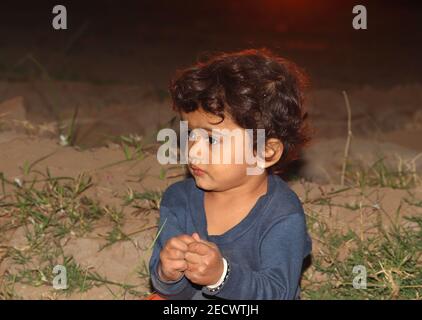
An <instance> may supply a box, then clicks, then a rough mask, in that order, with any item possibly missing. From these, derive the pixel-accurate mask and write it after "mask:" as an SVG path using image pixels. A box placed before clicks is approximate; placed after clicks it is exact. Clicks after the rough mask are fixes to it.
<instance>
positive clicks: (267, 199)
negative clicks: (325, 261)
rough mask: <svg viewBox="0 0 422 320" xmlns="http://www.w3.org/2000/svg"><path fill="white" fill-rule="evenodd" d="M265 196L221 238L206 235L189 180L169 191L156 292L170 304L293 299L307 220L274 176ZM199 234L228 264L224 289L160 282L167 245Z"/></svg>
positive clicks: (306, 245)
mask: <svg viewBox="0 0 422 320" xmlns="http://www.w3.org/2000/svg"><path fill="white" fill-rule="evenodd" d="M267 181H268V185H267V186H268V188H267V193H266V194H265V195H263V196H261V197H260V198H259V199H258V201H257V202H256V203H255V205H254V207H253V208H252V209H251V211H250V212H249V214H248V215H247V216H246V217H245V218H244V219H243V220H242V221H241V222H240V223H238V224H237V225H236V226H234V227H233V228H231V229H230V230H228V231H227V232H225V233H224V234H222V235H211V236H210V235H208V232H207V221H206V215H205V209H204V191H203V190H202V189H200V188H198V187H197V186H196V184H195V181H194V179H193V178H188V179H185V180H183V181H179V182H176V183H174V184H173V185H171V186H170V187H168V188H167V190H166V191H165V192H164V194H163V198H162V201H161V204H160V223H159V230H160V229H161V232H160V233H159V236H158V238H157V239H156V242H155V244H154V248H153V252H152V256H151V260H150V264H149V268H150V274H151V282H152V285H153V287H154V289H155V290H156V291H157V292H159V293H160V294H161V295H163V296H165V297H166V298H168V299H183V300H190V299H192V300H203V299H215V298H222V299H230V300H237V299H251V300H258V299H271V300H281V299H296V298H298V295H299V293H300V287H299V281H300V275H301V270H302V264H303V259H304V258H305V257H306V256H308V255H309V254H310V253H311V248H312V242H311V239H310V237H309V235H308V233H307V230H306V222H305V215H304V212H303V208H302V205H301V203H300V200H299V199H298V197H297V195H296V194H295V193H294V192H293V191H292V190H291V189H290V188H289V186H288V185H287V183H286V182H284V181H283V180H282V179H281V178H280V177H278V176H276V175H272V174H269V175H268V180H267ZM194 232H197V233H198V234H199V236H200V237H201V238H202V239H205V240H207V241H210V242H214V243H215V244H216V245H217V246H218V248H219V249H220V252H221V254H222V255H223V257H224V258H225V259H226V260H227V261H228V263H229V264H230V273H229V275H228V278H227V280H226V281H225V282H224V284H223V286H222V287H221V288H220V289H219V290H218V291H215V292H211V291H210V290H209V289H208V288H207V287H206V286H200V285H196V284H194V283H192V282H191V281H190V280H189V279H187V278H186V277H183V278H182V279H181V280H179V281H173V282H164V281H162V280H161V279H159V277H158V274H157V267H158V264H159V260H160V257H159V255H160V251H161V250H162V248H163V247H164V245H165V243H166V242H167V240H169V239H170V238H172V237H175V236H177V235H180V234H189V235H192V234H193V233H194Z"/></svg>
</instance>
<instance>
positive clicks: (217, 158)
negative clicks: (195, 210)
mask: <svg viewBox="0 0 422 320" xmlns="http://www.w3.org/2000/svg"><path fill="white" fill-rule="evenodd" d="M181 118H182V120H184V121H187V122H188V128H189V143H188V151H189V153H188V166H189V171H190V173H191V174H192V176H193V177H194V178H195V181H196V184H197V186H198V187H200V188H202V189H204V190H208V191H225V190H228V189H232V188H235V187H237V186H239V185H242V184H244V183H245V182H247V181H248V180H251V179H255V178H256V177H257V176H254V175H248V174H247V168H253V167H255V166H256V162H253V163H252V164H251V161H248V162H249V164H248V162H247V161H246V154H247V153H248V154H249V155H251V156H253V155H254V153H253V150H251V149H252V146H251V144H250V143H249V142H250V140H249V139H250V136H249V135H247V134H245V129H243V128H241V127H239V126H238V125H237V124H236V123H235V122H234V121H233V120H232V119H231V118H230V117H229V116H227V115H226V116H225V118H224V120H223V121H221V118H220V117H218V116H216V115H213V114H210V113H206V112H205V111H204V110H203V109H202V108H199V109H198V110H196V111H193V112H189V113H185V112H181ZM220 121H221V122H220ZM194 129H204V130H205V131H206V133H207V134H208V137H207V136H206V135H203V134H201V132H198V130H194ZM213 129H219V130H222V129H225V130H226V132H225V133H227V132H230V133H235V132H236V133H237V134H239V135H240V136H241V137H242V138H240V139H239V135H238V136H236V137H235V136H232V137H229V138H226V139H224V138H223V136H222V135H219V134H218V132H215V131H214V133H216V134H215V135H213V134H212V130H213ZM232 130H236V131H232ZM254 134H256V133H255V132H254ZM191 140H192V141H191ZM213 148H214V150H216V148H217V149H220V152H219V153H218V152H213ZM204 151H206V152H204ZM207 153H208V154H207ZM224 154H226V158H225V159H224V158H223V155H224ZM206 159H208V161H206ZM227 160H229V161H227ZM205 162H206V163H205ZM263 172H264V173H265V170H263Z"/></svg>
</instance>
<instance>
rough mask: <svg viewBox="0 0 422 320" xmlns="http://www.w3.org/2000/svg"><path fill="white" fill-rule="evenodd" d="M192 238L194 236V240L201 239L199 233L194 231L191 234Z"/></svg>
mask: <svg viewBox="0 0 422 320" xmlns="http://www.w3.org/2000/svg"><path fill="white" fill-rule="evenodd" d="M192 238H194V239H195V241H201V237H200V236H199V234H198V233H196V232H195V233H194V234H192Z"/></svg>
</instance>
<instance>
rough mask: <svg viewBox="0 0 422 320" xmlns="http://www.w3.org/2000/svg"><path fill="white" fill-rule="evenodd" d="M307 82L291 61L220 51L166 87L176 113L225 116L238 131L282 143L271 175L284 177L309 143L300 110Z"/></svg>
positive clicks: (262, 54) (262, 53)
mask: <svg viewBox="0 0 422 320" xmlns="http://www.w3.org/2000/svg"><path fill="white" fill-rule="evenodd" d="M307 80H308V78H307V76H306V75H305V73H304V72H303V71H302V70H301V69H300V68H299V67H298V66H296V65H295V64H294V63H292V62H290V61H288V60H286V59H284V58H282V57H279V56H276V55H274V54H273V53H272V52H271V51H269V50H268V49H265V48H264V49H250V50H244V51H240V52H234V53H221V54H218V55H216V56H214V57H212V58H210V59H209V60H207V61H205V62H198V63H197V64H195V65H193V66H192V67H189V68H187V69H184V70H179V71H178V72H177V74H176V76H175V78H174V79H173V80H172V81H171V82H170V88H169V89H170V94H171V97H172V100H173V109H174V110H175V111H179V112H180V111H183V112H186V113H189V112H192V111H195V110H197V109H198V108H202V109H203V110H204V111H205V112H209V113H211V114H214V115H217V116H219V117H221V119H222V120H221V121H223V120H224V114H225V113H226V112H227V114H229V115H230V117H231V118H232V119H233V121H234V122H235V123H237V124H238V125H239V126H240V127H242V128H245V129H246V128H248V129H258V128H260V129H265V138H266V139H269V138H278V139H280V141H281V142H282V143H283V145H284V151H283V156H282V158H281V159H280V161H278V162H277V163H276V164H275V165H273V166H272V167H271V168H269V171H270V172H272V173H274V174H282V173H284V171H285V168H286V166H287V165H288V164H289V163H290V162H292V161H293V160H297V159H298V158H299V156H300V150H301V149H302V147H303V146H304V145H305V144H306V143H307V142H308V141H309V140H310V135H309V127H308V125H307V121H305V120H306V118H307V113H306V112H304V109H303V100H304V89H305V87H306V85H307V83H308V81H307ZM254 148H255V150H256V139H255V142H254Z"/></svg>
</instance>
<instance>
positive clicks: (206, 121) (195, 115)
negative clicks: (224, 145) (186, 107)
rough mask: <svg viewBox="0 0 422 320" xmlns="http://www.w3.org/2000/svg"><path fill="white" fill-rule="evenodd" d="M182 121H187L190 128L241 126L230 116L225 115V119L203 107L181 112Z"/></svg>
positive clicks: (234, 127) (235, 127) (232, 127)
mask: <svg viewBox="0 0 422 320" xmlns="http://www.w3.org/2000/svg"><path fill="white" fill-rule="evenodd" d="M180 118H181V120H182V121H187V122H188V126H189V127H190V128H204V129H238V128H240V127H239V126H238V125H237V124H236V123H234V121H233V120H232V119H231V117H230V116H228V115H225V116H224V119H222V118H221V117H219V116H217V115H214V114H212V113H209V112H205V111H204V110H202V109H197V110H195V111H192V112H183V111H182V112H180Z"/></svg>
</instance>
